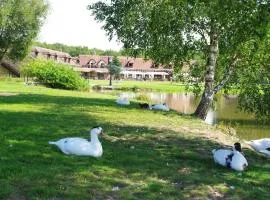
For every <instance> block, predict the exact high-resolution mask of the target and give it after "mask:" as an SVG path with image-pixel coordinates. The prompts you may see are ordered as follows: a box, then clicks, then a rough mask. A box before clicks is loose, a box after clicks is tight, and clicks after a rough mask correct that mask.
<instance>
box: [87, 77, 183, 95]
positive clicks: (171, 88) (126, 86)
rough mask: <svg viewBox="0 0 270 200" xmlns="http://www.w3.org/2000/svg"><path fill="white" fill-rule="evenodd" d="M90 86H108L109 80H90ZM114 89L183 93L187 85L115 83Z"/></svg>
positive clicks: (157, 82) (163, 82)
mask: <svg viewBox="0 0 270 200" xmlns="http://www.w3.org/2000/svg"><path fill="white" fill-rule="evenodd" d="M89 83H90V86H91V87H92V86H96V85H98V86H108V85H109V81H108V80H89ZM112 85H113V87H114V88H115V89H118V90H138V89H139V90H150V91H156V92H183V91H185V85H183V84H182V83H179V82H169V81H131V80H121V81H113V83H112Z"/></svg>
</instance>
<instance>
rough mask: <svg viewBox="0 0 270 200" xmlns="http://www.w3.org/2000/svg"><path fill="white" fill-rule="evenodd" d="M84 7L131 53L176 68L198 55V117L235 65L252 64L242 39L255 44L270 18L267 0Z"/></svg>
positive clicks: (141, 0) (118, 1) (136, 0)
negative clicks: (200, 84)
mask: <svg viewBox="0 0 270 200" xmlns="http://www.w3.org/2000/svg"><path fill="white" fill-rule="evenodd" d="M89 9H90V11H91V12H92V14H93V15H94V16H95V19H96V20H97V21H100V22H103V23H104V26H103V28H104V29H105V30H106V31H107V34H108V35H109V36H110V38H112V37H114V36H117V38H118V40H119V41H121V42H122V43H123V44H124V46H125V47H126V48H128V49H129V48H130V49H133V50H134V51H133V52H134V53H138V52H140V53H143V54H144V56H145V57H147V58H151V59H153V60H155V61H156V62H159V63H173V64H174V66H175V67H181V66H183V62H190V61H191V60H192V59H194V56H198V55H199V56H200V58H201V59H202V61H203V62H199V65H197V66H196V67H197V68H198V69H199V71H200V73H199V74H203V80H204V91H203V94H202V98H201V101H200V104H199V105H198V107H197V109H196V111H195V115H196V116H198V117H200V118H202V119H204V118H205V117H206V114H207V111H208V109H209V107H210V106H211V102H212V100H213V98H214V96H215V94H216V93H217V92H218V91H220V90H221V89H222V88H224V86H226V84H227V83H228V81H231V80H236V79H231V80H230V78H231V77H232V76H235V74H236V73H237V70H236V69H237V68H240V66H242V65H244V64H245V65H249V64H251V63H249V62H250V60H249V59H247V57H246V56H244V54H245V52H246V51H247V50H246V48H248V46H247V43H249V42H250V41H254V43H255V44H257V45H259V44H260V43H261V41H262V40H263V39H264V38H265V37H266V33H267V29H268V25H269V22H270V1H269V0H259V1H258V0H246V1H232V0H212V1H206V0H202V1H201V0H200V1H198V0H167V1H160V0H151V1H150V0H111V1H98V2H96V3H93V4H92V5H90V6H89ZM251 67H256V66H254V65H252V66H251ZM198 69H196V70H197V71H198ZM196 74H198V73H196ZM234 83H236V82H234Z"/></svg>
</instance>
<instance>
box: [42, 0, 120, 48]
mask: <svg viewBox="0 0 270 200" xmlns="http://www.w3.org/2000/svg"><path fill="white" fill-rule="evenodd" d="M47 1H48V2H49V4H50V11H49V14H48V16H47V19H46V21H45V23H44V25H43V26H42V28H41V32H40V34H39V36H38V40H39V41H41V42H46V43H56V42H58V43H62V44H66V45H73V46H87V47H89V48H99V49H103V50H106V49H113V50H119V49H120V48H121V44H120V43H118V42H117V41H116V39H114V40H113V41H111V42H109V37H108V36H106V34H105V31H104V30H102V28H101V26H102V24H100V23H98V22H96V21H95V20H94V17H93V16H91V13H90V11H89V10H87V5H89V4H91V3H93V2H95V1H97V0H47Z"/></svg>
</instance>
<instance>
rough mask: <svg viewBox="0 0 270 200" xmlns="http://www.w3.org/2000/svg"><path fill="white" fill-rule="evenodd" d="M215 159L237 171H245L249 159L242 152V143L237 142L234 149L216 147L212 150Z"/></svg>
mask: <svg viewBox="0 0 270 200" xmlns="http://www.w3.org/2000/svg"><path fill="white" fill-rule="evenodd" d="M212 153H213V156H214V161H215V163H217V164H220V165H222V166H224V167H228V168H231V169H234V170H236V171H244V170H245V169H246V168H247V166H248V163H247V160H246V158H245V157H244V155H243V154H242V148H241V144H240V143H238V142H237V143H235V144H234V147H233V149H232V150H231V149H214V150H212Z"/></svg>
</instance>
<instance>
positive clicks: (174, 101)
mask: <svg viewBox="0 0 270 200" xmlns="http://www.w3.org/2000/svg"><path fill="white" fill-rule="evenodd" d="M139 95H145V96H147V97H148V98H149V99H150V102H149V103H167V104H168V105H169V107H170V108H171V109H173V110H176V111H178V112H181V113H185V114H191V113H193V112H194V111H195V109H196V107H197V105H198V103H199V100H200V99H199V98H196V97H195V96H194V95H192V94H190V93H185V92H182V93H173V94H169V93H152V92H144V93H134V92H124V93H121V96H123V97H128V98H136V96H139ZM221 121H222V122H224V123H227V124H231V125H232V126H233V127H234V128H235V129H236V131H237V134H238V135H239V137H241V138H243V139H246V140H250V139H257V138H262V137H270V125H269V124H267V125H265V124H260V123H258V122H257V121H256V120H255V118H254V116H253V115H252V114H247V113H244V112H242V111H240V110H239V109H238V108H237V96H224V95H218V96H217V97H216V101H214V103H213V108H212V109H211V110H210V111H209V112H208V114H207V117H206V123H209V124H216V123H220V122H221Z"/></svg>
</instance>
